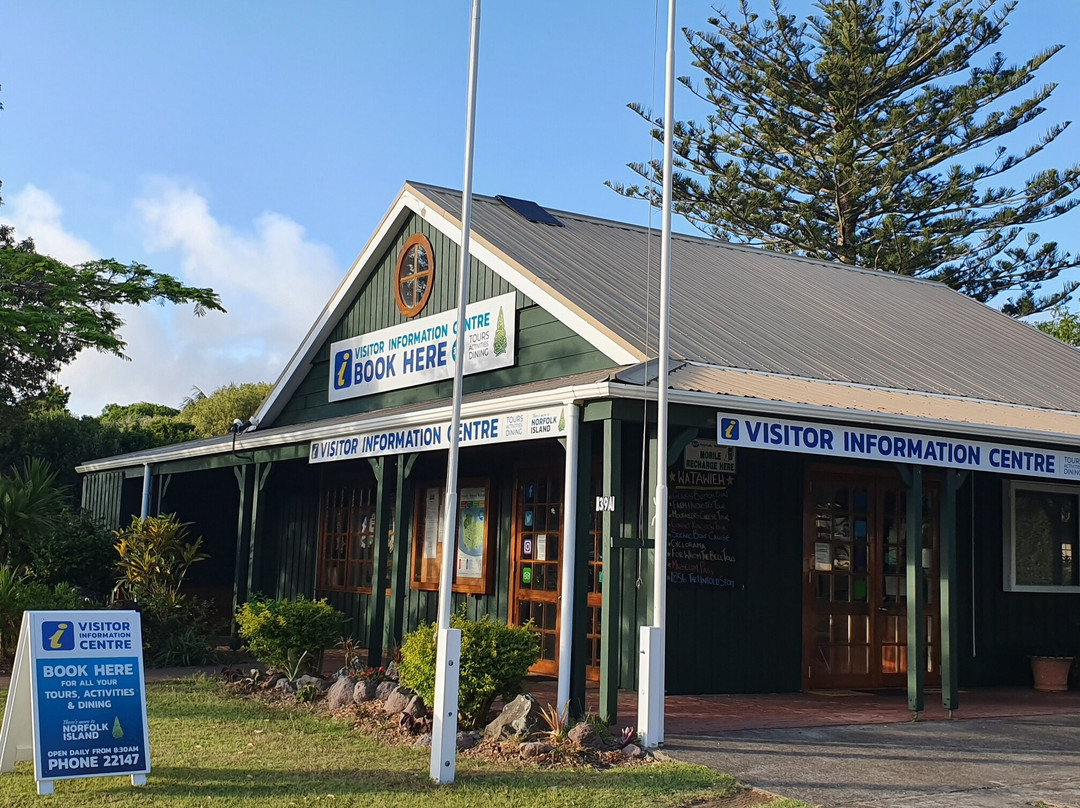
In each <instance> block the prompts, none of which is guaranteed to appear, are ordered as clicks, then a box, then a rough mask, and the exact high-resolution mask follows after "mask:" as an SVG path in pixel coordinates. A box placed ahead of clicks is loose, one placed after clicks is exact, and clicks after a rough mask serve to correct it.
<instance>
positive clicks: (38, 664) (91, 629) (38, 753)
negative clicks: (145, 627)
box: [0, 609, 150, 794]
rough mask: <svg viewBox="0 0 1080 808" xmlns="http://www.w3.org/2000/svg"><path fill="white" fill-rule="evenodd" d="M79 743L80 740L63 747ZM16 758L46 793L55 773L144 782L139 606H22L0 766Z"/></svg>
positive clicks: (146, 752)
mask: <svg viewBox="0 0 1080 808" xmlns="http://www.w3.org/2000/svg"><path fill="white" fill-rule="evenodd" d="M53 680H55V685H54V681H53ZM50 688H52V689H50ZM121 715H122V716H123V721H121V720H120V718H121ZM108 716H112V718H113V720H112V722H109V721H108V718H107V717H108ZM102 718H104V720H102ZM120 738H125V739H126V740H125V741H120V740H119V739H120ZM76 743H77V745H78V746H79V747H82V748H80V749H74V748H70V747H66V746H65V744H76ZM20 760H33V761H34V779H35V780H36V781H37V793H38V794H51V793H53V782H54V781H55V780H70V779H74V778H81V777H106V776H114V775H130V776H131V784H132V785H134V786H141V785H145V784H146V775H147V774H149V773H150V736H149V729H148V726H147V723H146V677H145V671H144V668H143V655H142V623H141V618H140V615H139V613H138V612H135V611H125V610H113V609H102V610H93V611H92V610H85V611H80V610H71V611H34V612H30V611H27V612H24V613H23V620H22V626H21V628H20V631H19V642H18V646H17V650H16V652H15V666H14V669H13V672H12V677H11V685H10V687H9V689H8V695H7V703H6V704H5V707H4V723H3V726H2V727H0V772H10V771H14V769H15V763H16V762H17V761H20Z"/></svg>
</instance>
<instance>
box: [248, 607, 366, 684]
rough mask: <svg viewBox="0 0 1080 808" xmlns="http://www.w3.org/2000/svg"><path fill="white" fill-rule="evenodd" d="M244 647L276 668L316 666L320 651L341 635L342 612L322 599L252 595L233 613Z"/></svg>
mask: <svg viewBox="0 0 1080 808" xmlns="http://www.w3.org/2000/svg"><path fill="white" fill-rule="evenodd" d="M236 622H237V625H238V626H239V630H240V636H241V637H242V638H243V640H244V647H245V648H246V649H247V650H248V651H249V652H250V653H251V655H252V656H254V657H255V658H256V659H257V660H259V662H262V663H263V664H264V665H269V666H270V667H272V668H277V669H278V670H296V669H297V668H298V667H307V668H309V669H315V670H317V669H318V667H319V664H320V663H321V661H322V653H323V651H324V650H326V649H327V648H330V647H332V646H333V645H334V644H335V643H336V642H337V640H338V637H340V636H341V624H342V623H344V622H345V615H344V614H342V613H341V612H339V611H338V610H337V609H335V608H334V607H333V606H331V605H330V604H329V603H327V602H326V599H325V598H323V599H322V600H308V599H307V598H305V597H304V596H302V595H301V596H300V597H298V598H297V599H296V600H273V599H270V598H255V599H253V600H249V601H248V602H247V603H245V604H244V605H243V606H241V607H240V610H239V611H238V612H237V613H236Z"/></svg>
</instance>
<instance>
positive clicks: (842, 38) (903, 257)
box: [609, 0, 1080, 316]
mask: <svg viewBox="0 0 1080 808" xmlns="http://www.w3.org/2000/svg"><path fill="white" fill-rule="evenodd" d="M762 5H765V0H762ZM768 7H769V9H770V13H769V15H768V16H767V17H766V18H762V17H760V16H759V15H758V14H757V13H755V12H753V11H751V8H750V3H749V2H746V0H743V2H741V3H740V6H739V12H737V13H734V14H728V13H726V12H723V11H718V12H717V15H716V16H715V17H713V18H710V19H709V21H708V23H709V25H710V26H711V30H708V31H690V30H687V31H686V32H685V35H686V37H687V39H688V41H689V43H690V52H691V55H692V57H693V67H694V69H695V70H696V71H697V72H698V76H699V79H700V81H697V82H695V81H693V80H691V79H690V78H684V79H682V83H683V84H684V85H685V86H686V87H687V88H689V89H690V90H691V91H692V92H693V93H694V94H695V95H696V96H698V97H699V98H700V99H702V100H703V101H704V102H705V106H706V109H707V117H706V118H705V120H704V121H694V120H688V121H679V122H676V123H674V130H675V134H674V142H673V149H674V152H675V176H674V177H673V181H674V182H673V185H674V192H673V197H674V208H675V211H676V212H677V213H680V214H682V215H683V216H684V217H685V218H686V219H687V220H689V221H690V222H691V223H693V224H694V225H695V226H697V227H698V228H700V229H701V230H702V231H704V232H705V233H707V234H709V235H711V236H713V237H715V238H720V239H727V240H733V241H742V242H749V243H753V244H757V245H761V246H764V247H768V248H771V249H776V250H780V251H783V252H790V253H796V254H799V255H806V256H810V257H814V258H821V259H826V260H832V261H840V262H843V263H846V264H852V265H856V266H861V267H868V268H873V269H882V270H888V271H891V272H898V273H901V274H904V275H913V276H915V277H920V278H930V279H933V280H937V281H942V282H944V283H947V284H948V285H949V286H951V287H953V288H954V289H957V290H959V291H961V292H963V293H964V294H967V295H970V296H972V297H974V298H975V299H977V300H980V301H982V302H991V301H993V302H995V303H996V302H999V301H1000V300H1002V299H1004V300H1005V302H1004V304H1003V305H1002V310H1003V311H1005V312H1006V313H1008V314H1011V315H1013V316H1025V315H1028V314H1032V313H1034V312H1039V311H1044V310H1046V309H1049V308H1052V307H1053V306H1056V305H1058V304H1061V303H1062V302H1064V301H1066V300H1067V299H1068V298H1069V296H1070V295H1071V294H1072V292H1073V291H1074V290H1075V289H1076V288H1077V285H1078V284H1077V283H1076V282H1067V283H1064V284H1063V285H1062V287H1061V288H1060V289H1058V290H1056V291H1046V290H1044V288H1043V287H1044V285H1045V284H1047V283H1048V282H1050V281H1053V280H1054V279H1056V278H1057V277H1058V275H1059V273H1060V272H1061V271H1062V270H1064V269H1067V268H1070V267H1074V266H1076V265H1077V264H1078V260H1077V259H1074V258H1073V257H1072V256H1071V255H1070V254H1069V253H1067V252H1061V251H1059V250H1058V246H1057V244H1056V243H1054V242H1040V238H1039V236H1038V235H1037V234H1036V233H1034V232H1032V231H1031V230H1030V228H1029V226H1031V225H1035V224H1037V223H1040V222H1044V221H1046V220H1048V219H1052V218H1054V217H1057V216H1061V215H1062V214H1064V213H1067V212H1068V211H1070V210H1072V209H1073V208H1074V207H1075V206H1076V205H1077V203H1078V201H1080V200H1078V199H1077V198H1076V197H1075V196H1074V193H1075V191H1076V190H1077V188H1078V187H1080V166H1077V165H1073V166H1071V167H1069V168H1065V169H1062V170H1057V169H1046V170H1042V171H1038V172H1035V173H1033V174H1032V175H1031V176H1030V177H1029V178H1028V179H1027V180H1026V181H1025V182H1024V184H1023V185H1022V186H1020V187H1013V185H1012V184H1011V183H1012V182H1015V180H1010V179H1009V177H1013V176H1015V172H1016V170H1018V169H1020V167H1021V166H1022V165H1023V164H1024V163H1025V162H1026V161H1028V160H1029V159H1030V158H1032V157H1034V156H1035V155H1037V154H1039V153H1040V152H1042V151H1043V149H1045V148H1046V147H1047V146H1048V145H1050V144H1051V143H1052V142H1053V141H1054V140H1055V139H1056V138H1057V137H1058V136H1059V135H1060V134H1061V132H1062V131H1064V129H1065V127H1066V126H1067V125H1068V124H1067V123H1063V124H1055V125H1052V126H1050V127H1049V128H1048V129H1047V130H1046V131H1045V132H1044V133H1043V134H1042V135H1041V136H1037V137H1035V138H1034V139H1033V140H1032V141H1030V145H1028V146H1026V147H1023V148H1020V149H1019V150H1018V151H1017V152H1013V151H1011V150H1010V148H1008V147H1006V146H1004V145H1001V138H1002V137H1003V136H1005V135H1012V133H1013V132H1014V131H1015V130H1017V129H1019V128H1020V127H1022V126H1024V125H1025V124H1028V123H1030V122H1032V121H1033V120H1035V119H1036V118H1038V117H1039V116H1040V115H1041V114H1042V113H1043V111H1044V107H1043V106H1042V105H1043V103H1044V102H1045V101H1046V99H1047V98H1048V97H1049V96H1050V94H1051V92H1052V91H1053V90H1054V87H1055V85H1053V84H1046V85H1043V86H1041V87H1037V88H1035V89H1032V90H1030V91H1027V94H1026V95H1024V97H1015V96H1017V95H1018V93H1019V92H1020V91H1021V90H1022V88H1024V87H1026V86H1027V85H1028V84H1029V83H1030V82H1031V81H1032V79H1033V78H1034V76H1035V72H1036V70H1037V69H1038V68H1039V67H1040V66H1041V65H1042V64H1043V63H1045V62H1046V60H1047V59H1049V58H1051V57H1052V56H1053V55H1054V54H1055V53H1057V52H1058V50H1060V49H1061V46H1060V45H1055V46H1052V47H1049V48H1046V49H1045V50H1043V51H1041V52H1039V53H1037V54H1035V55H1034V56H1033V57H1031V58H1030V59H1028V60H1027V61H1026V62H1024V63H1022V64H1019V65H1012V64H1007V63H1006V61H1005V57H1004V56H1002V55H1001V54H1000V53H993V54H992V55H988V56H986V57H985V58H984V59H982V60H981V61H982V64H980V65H976V64H974V60H975V57H977V56H980V54H984V53H990V51H988V50H987V49H989V48H991V47H992V46H993V45H994V44H995V43H996V42H997V41H998V40H999V39H1000V37H1001V35H1002V32H1003V30H1004V29H1005V27H1006V25H1007V20H1008V17H1009V15H1010V14H1011V13H1012V12H1013V10H1014V8H1015V7H1016V2H1015V0H1003V1H1002V0H902V1H901V2H891V1H887V0H819V2H817V4H816V8H817V13H816V14H813V15H811V16H808V17H807V18H806V20H805V21H802V22H800V21H798V20H797V19H796V17H795V16H793V15H788V14H784V13H783V11H782V8H781V4H780V2H779V0H769V1H768ZM631 108H632V109H634V110H635V111H636V112H637V113H638V114H640V115H641V116H642V117H643V118H644V119H645V120H647V121H648V122H649V123H650V124H652V125H653V126H654V128H653V130H652V132H653V137H654V138H656V139H657V140H662V139H663V130H662V124H663V122H662V120H661V118H660V117H659V116H654V115H653V113H652V112H651V111H649V110H646V109H645V108H643V107H642V106H640V105H636V104H632V105H631ZM630 167H631V169H632V170H634V171H635V172H637V173H638V174H639V175H641V176H642V177H644V178H647V179H648V180H650V181H656V182H660V181H661V180H662V177H661V173H662V164H661V163H660V162H659V161H654V162H651V163H649V164H647V165H646V164H639V163H634V164H631V166H630ZM1005 175H1009V177H1006V176H1005ZM609 184H610V185H611V186H612V187H613V188H614V189H615V190H616V191H619V192H620V193H623V194H626V195H628V196H632V197H638V198H648V199H650V200H651V201H652V202H653V203H654V204H655V203H657V202H658V196H657V192H656V191H655V189H654V188H651V187H649V186H638V185H622V184H620V183H609Z"/></svg>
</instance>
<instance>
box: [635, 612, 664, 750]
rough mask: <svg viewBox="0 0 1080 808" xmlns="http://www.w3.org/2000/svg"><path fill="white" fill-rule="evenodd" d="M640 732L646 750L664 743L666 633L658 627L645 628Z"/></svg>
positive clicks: (640, 698)
mask: <svg viewBox="0 0 1080 808" xmlns="http://www.w3.org/2000/svg"><path fill="white" fill-rule="evenodd" d="M637 728H638V735H640V736H641V745H642V746H643V747H644V748H646V749H655V748H656V747H658V746H659V745H660V744H662V743H663V742H664V629H662V628H658V627H657V626H642V627H641V658H640V660H639V665H638V725H637Z"/></svg>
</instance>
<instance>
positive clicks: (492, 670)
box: [398, 614, 540, 729]
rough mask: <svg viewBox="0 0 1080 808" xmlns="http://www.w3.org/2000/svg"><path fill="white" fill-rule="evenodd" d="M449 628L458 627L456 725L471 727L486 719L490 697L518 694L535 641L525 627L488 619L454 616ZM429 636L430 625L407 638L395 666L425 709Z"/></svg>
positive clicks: (431, 676)
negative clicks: (459, 638)
mask: <svg viewBox="0 0 1080 808" xmlns="http://www.w3.org/2000/svg"><path fill="white" fill-rule="evenodd" d="M450 627H451V628H457V629H461V666H460V668H459V673H458V675H459V677H460V678H459V684H458V719H459V725H460V726H462V727H463V728H465V729H474V728H476V727H478V726H480V725H481V724H482V723H484V721H485V720H486V719H487V716H488V712H489V711H490V710H491V705H492V704H493V703H494V701H495V699H496V697H498V696H502V698H503V699H504V700H507V699H511V698H513V697H514V696H516V695H517V694H518V693H520V692H521V682H522V680H523V679H524V678H525V674H526V673H528V672H529V668H530V666H532V665H533V664H534V663H535V662H536V660H538V659H539V658H540V640H539V638H538V637H537V635H536V634H535V633H534V632H533V631H532V630H531V623H527V624H525V625H523V626H508V625H506V624H505V623H503V622H500V621H497V620H493V619H491V617H490V616H488V615H484V617H482V618H480V619H479V620H467V619H466V618H465V617H464V616H463V615H460V614H454V615H451V617H450ZM435 635H436V632H435V625H434V624H432V625H424V626H420V627H419V628H417V629H416V631H413V632H411V633H409V634H407V635H406V636H405V642H404V643H403V644H402V646H401V664H400V665H399V666H398V672H399V674H400V677H401V683H402V684H403V685H405V686H406V687H408V688H410V689H411V690H412V691H413V692H415V693H416V694H417V695H419V696H420V697H421V698H422V699H423V700H424V703H425V704H429V705H432V704H434V703H435Z"/></svg>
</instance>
